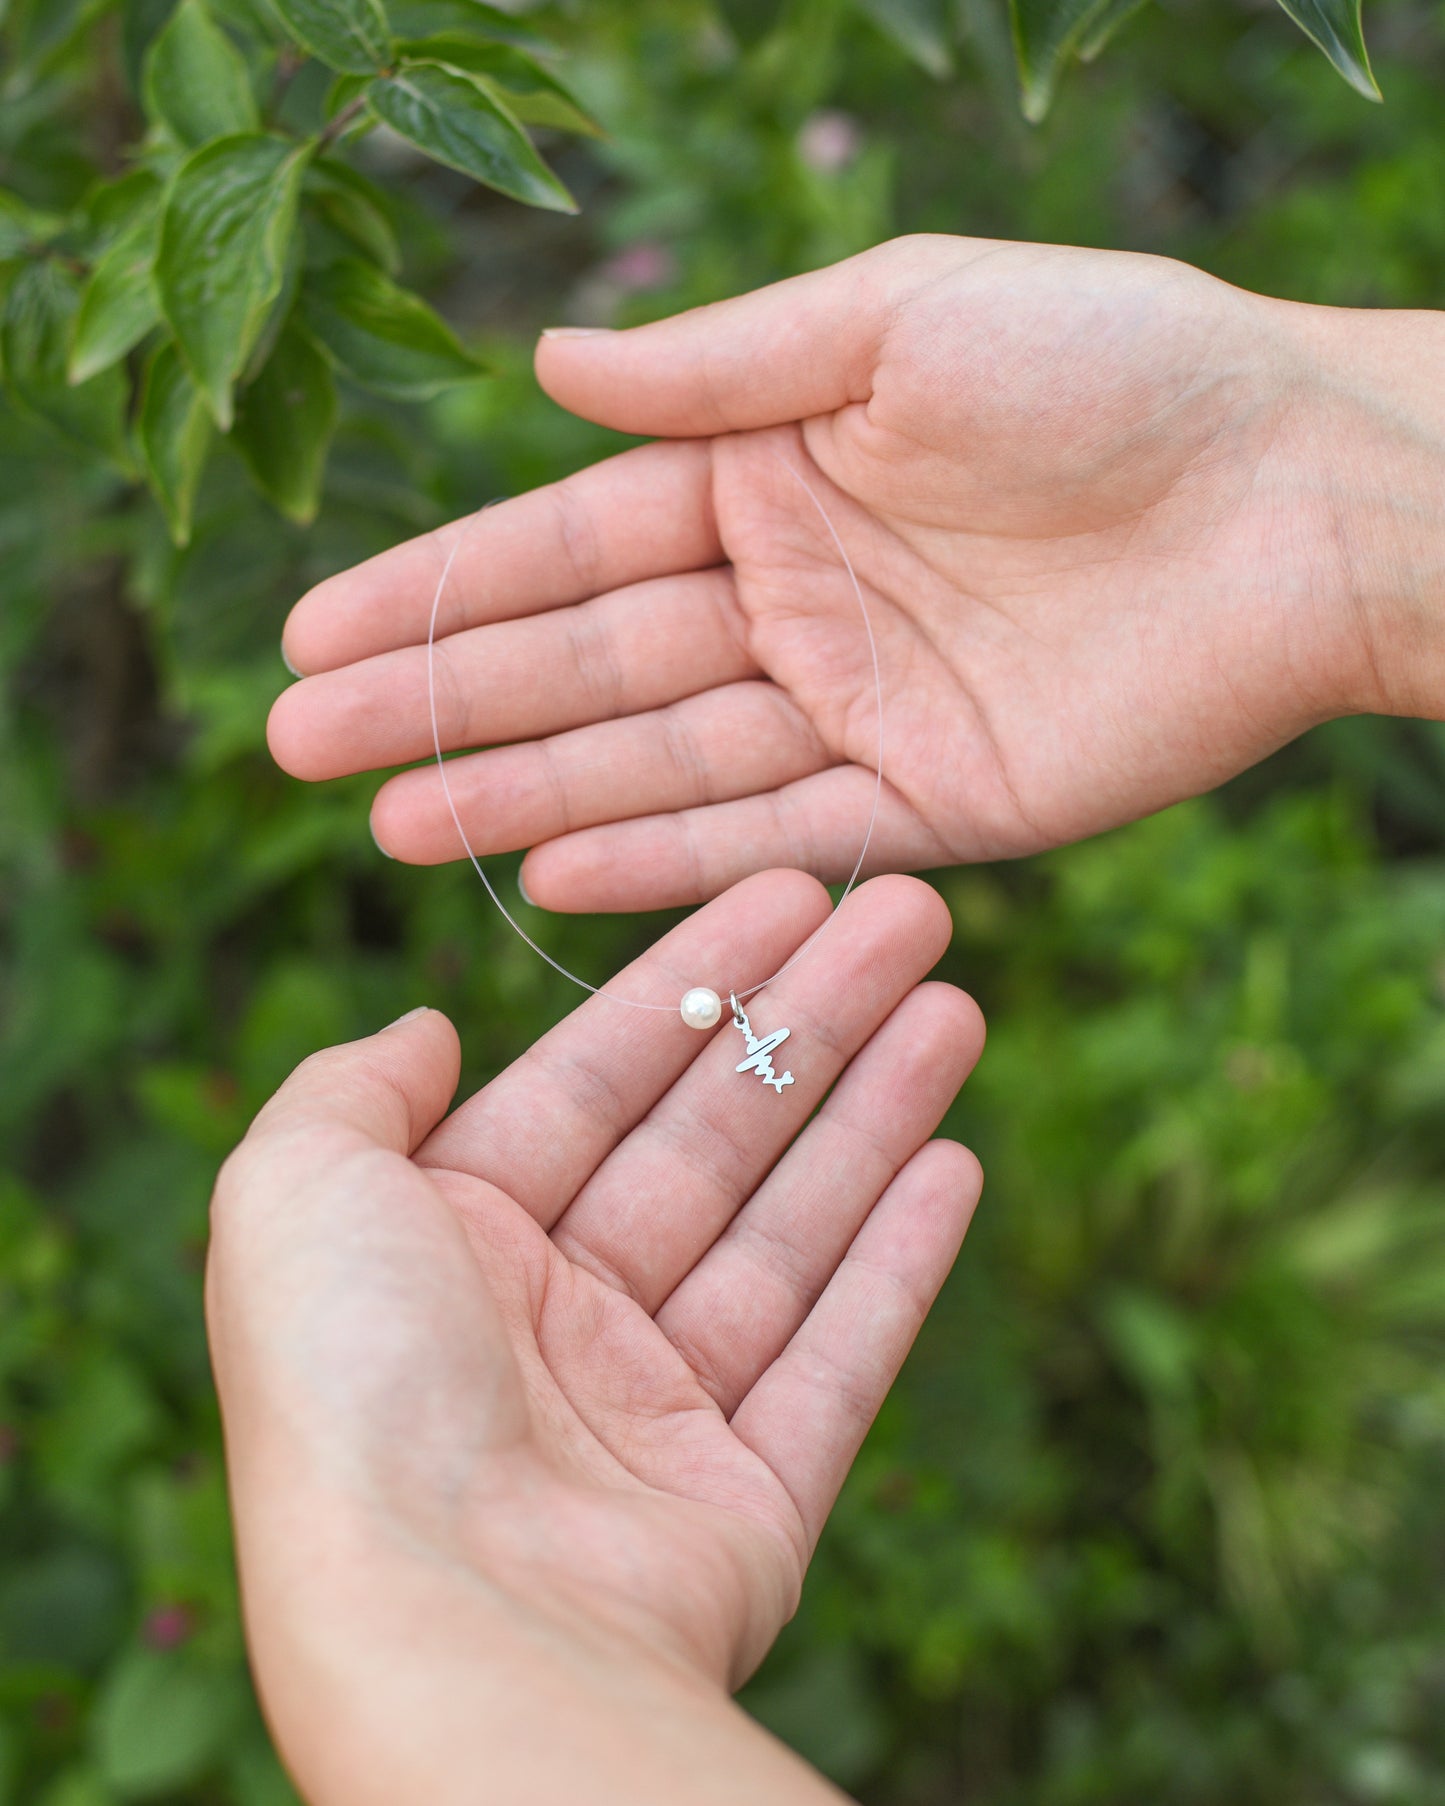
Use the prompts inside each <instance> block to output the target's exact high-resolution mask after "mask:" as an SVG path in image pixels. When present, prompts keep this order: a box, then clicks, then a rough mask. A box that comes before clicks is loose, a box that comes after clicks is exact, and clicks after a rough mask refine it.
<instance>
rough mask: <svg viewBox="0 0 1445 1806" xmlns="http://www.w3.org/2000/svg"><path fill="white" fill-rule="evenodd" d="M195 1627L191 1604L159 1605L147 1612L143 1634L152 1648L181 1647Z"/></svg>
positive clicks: (142, 1629)
mask: <svg viewBox="0 0 1445 1806" xmlns="http://www.w3.org/2000/svg"><path fill="white" fill-rule="evenodd" d="M195 1628H196V1620H195V1617H194V1615H193V1613H192V1612H191V1609H190V1607H189V1606H185V1605H158V1606H157V1607H156V1608H155V1610H154V1611H153V1612H149V1613H147V1615H146V1621H145V1624H144V1625H143V1626H142V1628H141V1636H142V1637H143V1638H144V1639H145V1641H146V1643H147V1644H149V1646H150V1647H151V1648H152V1649H179V1648H180V1646H181V1644H182V1643H184V1642H185V1641H186V1639H187V1638H188V1637H189V1636H190V1634H191V1632H192V1631H193V1630H194V1629H195Z"/></svg>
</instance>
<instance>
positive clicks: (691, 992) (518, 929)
mask: <svg viewBox="0 0 1445 1806" xmlns="http://www.w3.org/2000/svg"><path fill="white" fill-rule="evenodd" d="M778 462H779V463H780V464H781V465H782V466H783V468H784V469H785V470H786V471H787V472H788V474H789V476H791V477H792V479H793V481H794V482H795V483H796V484H797V485H798V487H799V488H800V489H801V490H802V491H803V493H804V494H805V495H806V496H807V498H808V500H809V501H810V502H811V503H812V504H813V506H814V508H816V509H817V511H818V514H819V517H820V518H821V520H822V522H823V525H824V527H826V529H827V531H828V536H829V538H830V539H831V540H832V541H833V544H834V546H835V547H836V549H837V552H838V556H839V558H840V559H841V560H842V563H843V569H844V570H845V571H846V572H847V573H848V581H849V582H850V583H851V584H852V586H853V594H854V597H855V598H856V600H857V603H858V612H859V614H860V615H861V616H862V618H863V630H864V632H865V634H866V635H867V638H868V656H869V659H870V661H871V663H872V668H873V694H874V697H875V699H876V702H877V708H878V715H877V719H878V757H877V762H876V767H875V782H874V786H873V807H872V809H871V811H870V813H869V816H868V825H867V828H866V829H865V831H864V834H863V844H862V846H861V847H860V848H859V850H858V858H857V860H856V862H855V863H854V866H853V870H852V872H851V873H850V874H849V877H848V882H847V883H846V884H845V885H844V886H843V890H842V892H841V894H840V895H839V898H838V901H837V903H835V904H834V905H833V908H832V910H831V911H830V912H829V914H828V915H827V916H826V917H825V919H824V920H823V921H822V922H820V923H819V924H818V926H817V927H816V928H815V929H814V930H813V932H812V933H811V934H810V935H809V936H808V938H807V939H806V940H805V941H804V942H803V943H802V945H801V946H799V947H798V948H796V949H795V950H794V952H793V954H792V955H791V957H790V958H788V959H786V960H785V961H784V962H783V964H782V965H781V966H779V967H778V969H777V971H776V972H774V973H772V974H771V975H770V976H769V977H767V978H761V979H759V980H758V982H757V983H756V984H752V985H746V986H744V988H743V989H742V990H729V991H728V992H727V999H728V1002H729V1004H730V1005H731V1008H732V1026H733V1027H734V1028H735V1029H737V1030H738V1031H739V1033H740V1034H741V1035H742V1036H743V1039H744V1041H745V1042H746V1044H747V1052H746V1054H745V1055H744V1057H743V1058H742V1059H741V1060H740V1061H739V1062H738V1064H737V1068H736V1070H737V1071H738V1072H740V1073H754V1074H756V1076H757V1077H758V1078H759V1079H760V1080H761V1081H762V1083H763V1084H764V1085H766V1086H770V1087H771V1088H772V1089H773V1090H774V1091H775V1092H776V1093H777V1095H778V1096H779V1097H781V1096H782V1095H783V1090H784V1088H785V1087H786V1086H788V1085H791V1084H793V1083H794V1079H793V1075H792V1073H791V1072H781V1073H780V1072H777V1071H776V1070H775V1068H774V1066H773V1055H774V1054H775V1053H776V1052H777V1051H778V1049H779V1048H780V1047H781V1046H782V1045H783V1043H784V1042H785V1041H786V1040H788V1039H789V1037H790V1036H791V1034H792V1030H791V1029H789V1028H775V1029H773V1030H771V1031H770V1032H769V1033H767V1034H765V1035H762V1036H759V1035H758V1034H756V1033H755V1032H754V1029H753V1025H752V1023H751V1022H750V1021H749V1019H748V1014H747V1011H746V1010H745V1009H744V1008H743V1004H744V1003H745V1002H746V1001H747V999H748V998H750V997H752V996H753V995H754V994H755V993H757V992H758V991H761V990H763V989H764V988H765V987H766V986H768V985H770V984H772V983H774V982H775V981H776V980H777V979H779V978H781V977H782V975H783V974H784V972H787V971H788V970H790V968H791V967H793V966H795V965H796V964H797V962H798V961H799V960H800V959H801V958H802V957H803V955H804V954H805V953H807V952H808V951H809V950H810V949H811V948H812V947H813V946H814V945H815V944H816V942H817V940H818V938H819V936H820V935H822V934H823V933H824V931H825V930H826V929H828V928H829V927H831V926H832V923H833V921H834V919H835V917H836V916H837V913H838V910H839V908H840V907H841V906H842V904H843V902H844V899H845V898H846V897H847V895H848V893H849V892H850V891H851V890H852V888H853V886H854V885H855V884H856V883H857V882H858V875H859V873H860V872H861V871H862V870H863V861H864V859H865V858H866V857H867V856H868V847H869V843H870V842H871V841H872V839H873V829H874V826H875V824H876V822H877V820H878V804H879V800H880V798H881V797H882V794H883V679H882V676H881V674H880V671H879V666H878V644H877V641H876V640H875V639H874V637H873V623H872V622H871V621H870V620H869V618H868V607H867V604H866V603H865V602H864V600H863V589H862V585H861V584H860V583H859V581H858V575H857V572H856V571H855V570H854V569H853V561H852V559H850V558H849V556H848V552H847V548H846V547H845V546H844V544H843V542H842V540H841V539H840V538H839V537H838V532H837V529H836V528H835V527H834V525H833V522H832V521H831V519H830V518H829V516H828V512H827V510H826V509H825V508H824V506H823V504H822V502H820V501H819V499H818V497H817V496H816V495H815V494H814V492H813V490H812V489H811V488H810V487H809V485H808V484H807V482H806V481H805V480H804V478H803V477H802V476H800V475H799V473H798V472H797V471H796V470H794V468H793V466H792V465H791V464H790V463H789V462H788V461H787V459H786V458H783V457H781V456H779V458H778ZM490 505H491V504H488V506H490ZM485 512H486V510H485V509H479V510H478V512H477V513H476V514H474V515H472V516H471V518H470V519H469V520H468V521H467V523H466V525H465V526H464V527H463V528H462V530H461V532H460V533H459V534H458V535H457V536H456V538H455V539H454V540H453V541H452V545H451V549H450V551H448V553H447V556H446V561H445V563H444V564H443V565H442V571H441V575H440V577H439V578H438V579H437V587H436V594H435V595H434V596H433V597H432V605H431V619H430V621H429V622H428V625H427V636H426V687H427V706H428V708H429V710H430V712H431V732H432V750H433V752H434V754H435V756H436V765H437V771H438V773H439V774H440V777H441V786H442V795H443V796H444V797H445V798H446V804H447V809H448V811H449V812H450V814H451V818H452V821H453V823H454V825H455V827H456V830H457V836H458V838H459V839H460V841H461V843H462V848H463V850H464V852H465V853H466V856H467V858H468V859H469V860H470V861H471V862H472V865H473V867H474V868H475V870H476V874H477V876H478V877H479V878H480V879H481V881H482V883H483V884H484V885H485V886H486V890H487V895H488V896H489V897H490V898H491V899H492V902H493V903H495V904H496V906H497V908H498V910H500V912H501V914H502V918H503V920H504V921H505V922H506V923H507V925H508V926H509V927H510V928H511V929H512V930H513V932H514V933H516V934H518V935H520V936H521V938H522V939H523V940H524V941H525V942H526V943H527V945H528V946H529V947H530V948H531V949H532V951H533V952H534V953H535V954H537V955H538V957H539V958H541V959H544V960H546V962H547V964H548V965H549V966H551V967H552V969H553V970H554V971H556V972H560V973H561V975H562V976H563V978H565V979H568V980H569V981H570V982H571V983H572V984H574V985H577V986H579V987H580V988H581V989H582V990H584V991H590V992H591V993H592V995H593V996H594V997H606V998H608V999H609V1000H610V1001H611V1002H613V1003H617V1004H621V1005H622V1006H623V1007H624V1008H625V1009H631V1010H665V1011H668V1012H671V1011H672V1010H674V1009H676V1010H677V1011H678V1012H679V1013H680V1015H681V1016H682V1019H683V1021H684V1022H685V1023H686V1024H687V1026H688V1027H689V1028H695V1029H699V1030H707V1029H712V1028H716V1026H717V1025H718V1023H719V1022H720V1021H721V1020H722V1011H723V1005H722V996H721V995H720V993H719V992H718V991H717V990H715V989H713V987H712V986H711V985H704V984H699V985H693V986H691V987H690V988H689V989H688V990H687V991H685V992H684V993H683V996H682V1001H681V1003H679V1004H671V1003H644V1002H642V1001H640V1000H639V999H637V998H633V997H619V996H618V995H617V993H616V992H615V991H609V990H607V989H606V988H605V986H602V985H594V984H589V983H588V982H587V980H586V979H585V978H579V977H578V975H577V974H576V973H575V972H569V971H568V969H567V967H566V966H564V965H563V964H562V963H561V961H560V960H557V959H554V958H553V956H552V955H551V954H550V953H548V952H547V950H546V948H545V947H541V946H539V945H538V944H537V942H536V941H535V940H533V938H532V936H531V935H530V934H528V933H527V930H526V929H525V928H524V927H523V926H522V924H521V923H520V922H519V921H517V919H516V918H515V917H514V916H513V914H512V912H511V911H510V910H509V909H508V908H507V906H506V904H505V903H504V902H503V901H502V899H501V898H500V897H499V896H498V895H497V891H496V887H495V886H494V885H493V883H492V881H491V879H490V878H489V877H488V876H487V873H486V871H485V869H484V868H483V866H482V862H481V861H480V860H479V859H478V858H477V856H476V854H475V853H474V852H473V851H472V844H471V842H470V841H469V840H468V839H467V831H466V829H465V828H464V827H463V826H462V818H461V815H460V813H459V812H458V810H457V806H456V803H455V801H454V800H453V797H452V791H451V785H450V783H449V782H448V779H447V762H446V759H445V758H444V756H443V754H442V742H441V728H440V726H439V725H438V720H437V698H436V658H435V654H436V637H437V616H438V614H439V613H440V611H441V603H442V596H443V595H444V593H445V591H446V587H447V580H448V579H449V577H450V576H451V571H452V566H453V564H454V563H455V562H456V557H457V554H458V552H460V551H461V549H462V547H463V546H464V545H465V544H466V541H467V537H468V535H469V534H470V532H471V530H472V528H473V527H474V526H475V525H476V523H477V521H478V520H479V519H480V518H481V515H482V514H483V513H485Z"/></svg>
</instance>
